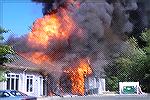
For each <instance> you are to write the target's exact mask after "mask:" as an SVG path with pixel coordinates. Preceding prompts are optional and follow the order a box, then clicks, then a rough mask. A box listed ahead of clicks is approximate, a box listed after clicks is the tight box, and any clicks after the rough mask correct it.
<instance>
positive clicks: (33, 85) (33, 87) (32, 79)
mask: <svg viewBox="0 0 150 100" xmlns="http://www.w3.org/2000/svg"><path fill="white" fill-rule="evenodd" d="M28 77H29V78H28ZM31 77H32V78H31ZM27 80H29V84H30V80H32V91H30V85H28V83H27ZM28 86H29V87H28ZM25 88H26V92H27V93H33V92H34V75H26V87H25ZM28 89H29V91H28Z"/></svg>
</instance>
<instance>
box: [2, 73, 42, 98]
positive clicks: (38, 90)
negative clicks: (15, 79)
mask: <svg viewBox="0 0 150 100" xmlns="http://www.w3.org/2000/svg"><path fill="white" fill-rule="evenodd" d="M10 74H18V75H19V87H18V90H19V91H21V92H23V93H26V94H28V95H30V96H37V97H38V96H42V95H43V77H42V75H40V74H39V73H35V72H28V71H18V72H11V73H10ZM28 75H31V76H33V92H27V76H28ZM6 83H7V82H6V81H4V82H0V89H2V90H5V89H7V88H6V87H7V86H6V85H7V84H6Z"/></svg>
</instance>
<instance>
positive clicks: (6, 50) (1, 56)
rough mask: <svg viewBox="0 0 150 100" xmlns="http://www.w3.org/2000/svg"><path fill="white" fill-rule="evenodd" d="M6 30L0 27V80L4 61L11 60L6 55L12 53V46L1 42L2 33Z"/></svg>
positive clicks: (1, 79) (2, 74)
mask: <svg viewBox="0 0 150 100" xmlns="http://www.w3.org/2000/svg"><path fill="white" fill-rule="evenodd" d="M7 32H8V30H5V29H3V28H2V27H0V81H3V80H4V79H5V78H4V71H5V68H4V65H3V64H4V63H6V62H9V61H11V60H12V59H11V58H9V57H7V55H8V54H14V51H13V50H12V48H11V47H10V46H8V45H6V44H4V43H3V40H4V38H3V33H7Z"/></svg>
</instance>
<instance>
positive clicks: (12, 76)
mask: <svg viewBox="0 0 150 100" xmlns="http://www.w3.org/2000/svg"><path fill="white" fill-rule="evenodd" d="M8 79H10V81H9V83H7V82H8ZM12 79H14V86H13V89H12ZM17 79H18V82H17ZM8 85H9V88H8ZM17 85H18V86H17ZM19 85H20V75H19V74H16V73H8V74H6V85H5V86H6V87H5V88H6V89H7V90H19ZM16 86H17V87H16Z"/></svg>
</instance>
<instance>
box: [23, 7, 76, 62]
mask: <svg viewBox="0 0 150 100" xmlns="http://www.w3.org/2000/svg"><path fill="white" fill-rule="evenodd" d="M74 27H75V23H74V21H73V20H72V18H71V17H70V16H69V14H68V13H67V10H66V9H60V13H53V14H49V15H45V16H44V17H42V18H39V19H37V20H36V21H35V22H34V24H33V26H32V31H31V32H30V33H29V34H28V45H29V46H31V48H36V47H40V48H43V49H47V48H48V47H49V46H50V45H49V44H51V42H52V40H54V39H55V41H57V40H59V41H61V40H68V38H69V37H70V34H71V33H72V31H73V30H74ZM38 57H39V58H38ZM26 58H28V59H29V60H31V61H32V62H34V63H38V64H41V63H42V62H45V61H48V60H49V59H50V58H48V56H47V55H45V54H44V53H42V52H34V53H32V54H31V55H29V56H28V57H26ZM46 59H48V60H46Z"/></svg>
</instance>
